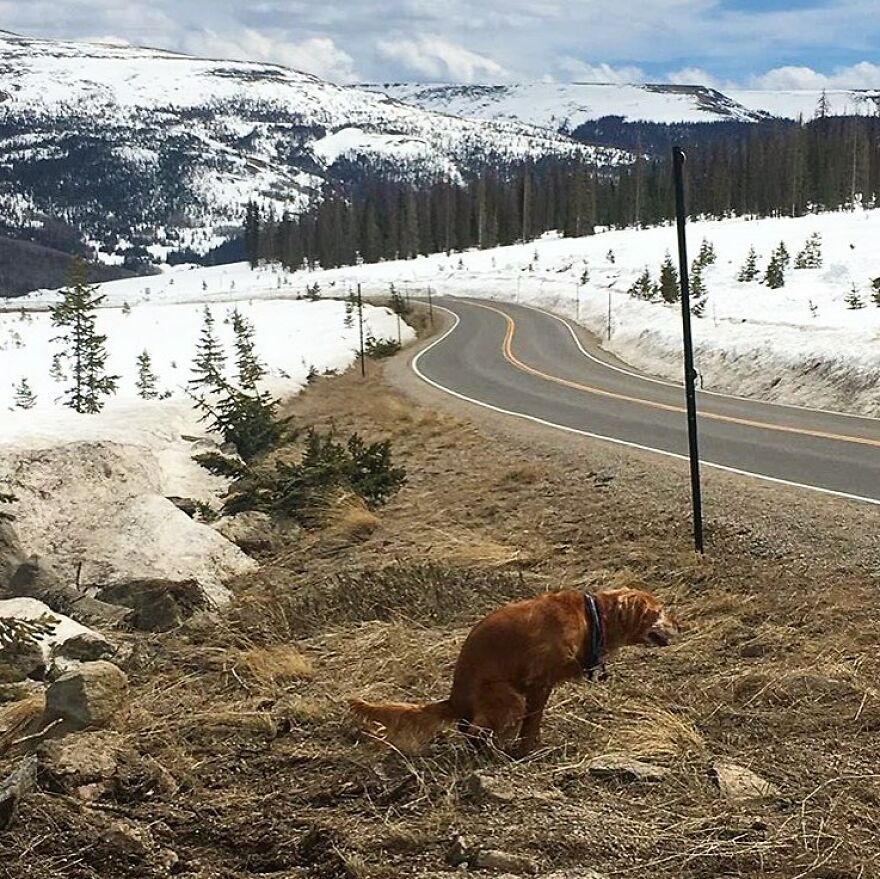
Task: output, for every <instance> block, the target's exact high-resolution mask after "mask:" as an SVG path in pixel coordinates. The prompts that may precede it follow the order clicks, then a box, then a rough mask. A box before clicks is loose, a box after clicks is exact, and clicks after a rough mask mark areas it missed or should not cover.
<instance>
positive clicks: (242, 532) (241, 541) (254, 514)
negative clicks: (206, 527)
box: [211, 510, 274, 553]
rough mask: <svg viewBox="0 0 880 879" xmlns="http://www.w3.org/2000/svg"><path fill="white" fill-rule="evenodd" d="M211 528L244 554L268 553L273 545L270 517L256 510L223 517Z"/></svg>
mask: <svg viewBox="0 0 880 879" xmlns="http://www.w3.org/2000/svg"><path fill="white" fill-rule="evenodd" d="M211 527H212V528H214V529H215V530H216V531H218V532H219V533H220V534H222V535H223V536H224V537H225V538H226V539H227V540H229V541H231V542H232V543H234V544H235V545H236V546H237V547H238V548H239V549H241V550H243V551H244V552H248V553H251V552H268V551H269V550H271V549H272V546H273V544H274V533H273V525H272V517H271V516H270V515H269V514H268V513H261V512H259V511H257V510H248V511H246V512H244V513H237V514H236V515H234V516H224V517H223V518H222V519H218V520H217V521H216V522H214V523H213V525H212V526H211Z"/></svg>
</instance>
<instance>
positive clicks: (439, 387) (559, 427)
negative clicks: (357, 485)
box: [410, 305, 880, 506]
mask: <svg viewBox="0 0 880 879" xmlns="http://www.w3.org/2000/svg"><path fill="white" fill-rule="evenodd" d="M434 308H437V309H440V310H441V311H445V312H446V313H447V314H451V315H452V317H453V318H454V319H455V323H453V325H452V326H451V327H450V328H449V329H448V330H447V331H446V332H445V333H443V335H442V336H440V337H439V338H437V339H435V340H434V341H433V342H431V344H430V345H427V346H426V347H425V348H423V349H422V350H421V351H419V352H418V354H416V356H415V357H413V359H412V362H411V364H410V365H411V366H412V370H413V372H414V373H415V374H416V375H417V376H418V377H419V378H420V379H421V380H422V381H423V382H425V384H428V385H431V387H433V388H436V389H437V390H438V391H442V392H443V393H444V394H449V395H450V396H451V397H457V398H458V399H459V400H464V401H465V402H467V403H473V404H474V405H475V406H482V407H483V408H484V409H491V410H492V411H493V412H498V413H500V414H501V415H509V416H512V417H513V418H522V419H524V420H525V421H532V422H534V423H535V424H540V425H543V426H544V427H552V428H554V429H555V430H562V431H565V432H566V433H575V434H578V435H579V436H585V437H589V438H590V439H597V440H602V441H603V442H608V443H613V444H614V445H617V446H625V447H626V448H630V449H638V450H639V451H642V452H653V453H654V454H656V455H663V456H664V457H666V458H675V459H676V460H678V461H687V460H689V459H688V457H687V455H679V454H678V453H677V452H668V451H666V450H665V449H656V448H654V447H653V446H643V445H640V444H639V443H633V442H630V441H629V440H622V439H618V438H617V437H613V436H605V435H603V434H600V433H591V432H590V431H587V430H581V429H580V428H577V427H568V426H567V425H565V424H557V423H556V422H554V421H546V420H544V419H543V418H538V417H537V416H536V415H527V414H526V413H525V412H516V411H515V410H512V409H502V408H501V407H500V406H494V405H493V404H492V403H485V402H483V401H482V400H477V399H474V398H473V397H468V396H466V395H465V394H460V393H459V392H458V391H453V390H452V389H451V388H447V387H446V386H445V385H441V384H440V383H439V382H436V381H434V380H433V379H431V378H428V376H426V375H425V374H424V373H423V372H422V370H421V369H420V368H419V361H420V360H421V359H422V357H423V356H424V355H425V354H427V353H428V352H429V351H430V350H431V349H432V348H435V347H436V346H437V345H439V344H440V343H441V342H443V341H445V340H446V339H447V338H448V337H449V336H451V335H452V333H454V332H455V330H456V329H457V328H458V325H459V324H460V323H461V318H459V316H458V315H457V314H456V313H455V312H454V311H452V310H451V309H449V308H445V307H444V306H442V305H435V306H434ZM554 316H555V315H554ZM700 463H701V464H702V465H703V466H704V467H711V468H713V469H714V470H722V471H724V472H725V473H734V474H736V475H737V476H749V477H751V478H753V479H760V480H763V481H764V482H772V483H774V484H776V485H785V486H788V487H789V488H802V489H805V490H806V491H815V492H818V493H819V494H826V495H830V496H832V497H839V498H844V499H846V500H850V501H857V502H859V503H863V504H872V505H874V506H880V498H870V497H862V496H861V495H857V494H847V493H846V492H844V491H835V490H834V489H831V488H822V487H820V486H818V485H806V484H804V483H802V482H791V481H789V480H787V479H780V478H778V477H776V476H766V475H765V474H763V473H754V472H753V471H751V470H739V469H738V468H736V467H728V466H727V465H726V464H716V463H714V462H713V461H707V460H705V459H702V458H701V459H700Z"/></svg>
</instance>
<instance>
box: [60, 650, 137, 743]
mask: <svg viewBox="0 0 880 879" xmlns="http://www.w3.org/2000/svg"><path fill="white" fill-rule="evenodd" d="M127 696H128V677H127V676H126V674H125V672H123V671H122V669H120V668H118V667H117V666H115V665H113V663H112V662H107V661H106V660H103V659H101V660H98V661H97V662H84V663H83V664H82V665H81V666H79V667H78V668H76V669H74V670H73V671H69V672H67V673H65V674H63V675H61V677H60V678H58V679H57V680H55V681H53V682H52V683H51V684H50V685H49V688H48V689H47V690H46V712H45V714H44V717H43V719H44V723H45V725H49V724H51V723H54V722H56V721H61V728H62V729H63V730H65V731H73V730H82V729H89V728H94V727H102V726H105V725H106V724H107V723H108V722H109V721H110V720H111V718H112V717H113V715H114V714H116V712H117V711H119V709H120V708H122V706H123V705H124V704H125V700H126V697H127Z"/></svg>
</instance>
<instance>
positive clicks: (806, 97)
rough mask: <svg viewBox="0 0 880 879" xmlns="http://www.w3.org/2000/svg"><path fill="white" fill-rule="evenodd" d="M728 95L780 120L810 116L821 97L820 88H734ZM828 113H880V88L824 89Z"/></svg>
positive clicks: (745, 105) (866, 114) (832, 114)
mask: <svg viewBox="0 0 880 879" xmlns="http://www.w3.org/2000/svg"><path fill="white" fill-rule="evenodd" d="M727 94H728V95H729V96H730V97H731V98H733V100H735V101H737V102H738V103H740V104H742V105H743V106H744V107H748V108H749V109H750V110H756V111H763V112H765V113H769V114H770V115H771V116H779V117H781V118H783V119H798V118H801V117H802V118H803V119H812V118H813V117H814V116H815V115H816V108H817V107H818V106H819V101H820V100H821V98H822V94H823V93H822V91H821V90H819V89H803V90H789V91H757V90H753V91H748V90H739V89H734V90H732V91H728V92H727ZM824 94H825V100H826V101H827V102H828V111H827V112H828V115H830V116H871V115H875V114H876V113H878V112H880V89H871V90H867V89H828V90H826V91H825V93H824Z"/></svg>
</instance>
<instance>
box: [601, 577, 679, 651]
mask: <svg viewBox="0 0 880 879" xmlns="http://www.w3.org/2000/svg"><path fill="white" fill-rule="evenodd" d="M597 598H598V599H599V600H600V601H601V603H602V604H603V605H604V606H605V614H606V620H607V625H608V634H607V637H608V640H609V642H610V644H613V645H614V646H615V647H623V646H625V645H634V644H643V645H645V646H647V647H666V646H667V645H668V644H669V643H670V642H671V641H672V640H673V639H674V638H675V636H676V635H678V634H679V633H680V632H681V624H680V623H679V621H678V620H677V619H676V618H675V616H673V614H672V613H671V612H670V611H668V610H667V609H666V608H664V607H663V605H662V604H661V603H660V602H659V601H658V600H657V599H656V598H655V597H654V596H653V595H651V593H650V592H644V591H643V590H641V589H614V590H611V591H608V592H601V593H599V596H597ZM612 649H613V648H612Z"/></svg>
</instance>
